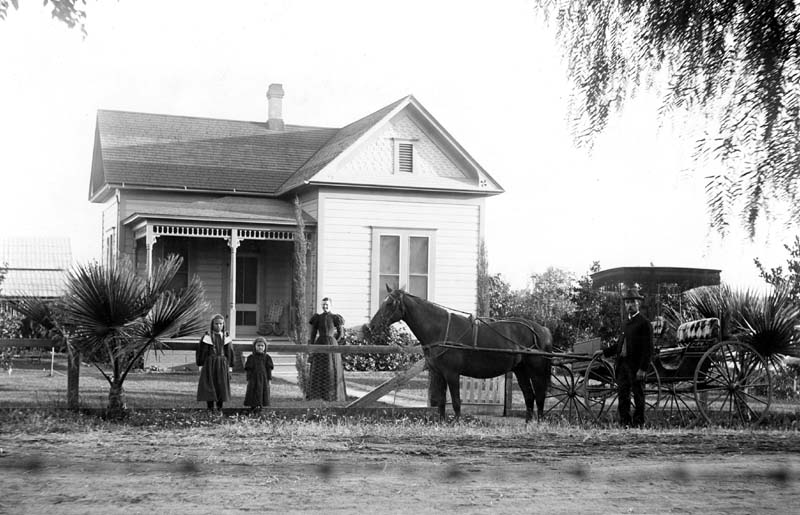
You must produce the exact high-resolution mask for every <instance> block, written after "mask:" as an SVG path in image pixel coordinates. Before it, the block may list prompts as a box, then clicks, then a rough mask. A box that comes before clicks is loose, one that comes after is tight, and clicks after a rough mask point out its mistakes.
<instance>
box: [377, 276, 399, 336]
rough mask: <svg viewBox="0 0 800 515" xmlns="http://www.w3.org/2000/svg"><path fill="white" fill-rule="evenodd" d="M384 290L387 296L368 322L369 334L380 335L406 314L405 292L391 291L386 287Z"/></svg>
mask: <svg viewBox="0 0 800 515" xmlns="http://www.w3.org/2000/svg"><path fill="white" fill-rule="evenodd" d="M386 290H387V291H388V292H389V295H387V296H386V298H385V299H383V302H381V305H380V307H379V308H378V311H376V312H375V316H373V317H372V320H370V321H369V325H368V330H369V333H370V334H380V333H382V332H384V331H386V330H387V329H389V326H390V325H392V324H393V323H395V322H397V321H399V320H402V319H403V317H404V316H405V314H406V307H405V292H404V291H403V290H400V289H398V290H392V289H391V288H390V287H389V286H388V285H387V286H386Z"/></svg>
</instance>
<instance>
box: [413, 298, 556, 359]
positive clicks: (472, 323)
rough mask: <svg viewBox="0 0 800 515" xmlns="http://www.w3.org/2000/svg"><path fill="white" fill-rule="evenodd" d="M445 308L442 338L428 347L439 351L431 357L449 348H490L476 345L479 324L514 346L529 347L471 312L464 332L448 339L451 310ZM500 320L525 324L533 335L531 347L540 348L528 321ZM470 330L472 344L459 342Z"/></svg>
mask: <svg viewBox="0 0 800 515" xmlns="http://www.w3.org/2000/svg"><path fill="white" fill-rule="evenodd" d="M442 307H444V306H442ZM445 309H446V310H447V325H446V326H445V329H444V338H443V339H442V341H441V342H434V343H432V344H431V345H430V346H429V347H439V348H440V349H441V352H439V353H437V354H436V355H435V356H430V357H431V358H437V357H439V356H441V355H442V354H444V353H445V352H447V351H448V350H449V349H458V350H491V349H483V348H481V347H478V331H479V328H480V325H481V324H483V325H484V326H486V327H487V328H489V329H490V330H491V331H493V332H494V333H495V334H496V335H497V336H499V337H501V338H503V339H504V340H507V341H508V342H510V343H512V344H514V345H515V346H517V347H519V348H520V349H524V350H528V349H530V348H531V347H523V346H521V345H519V344H518V343H517V342H516V341H514V340H512V339H511V338H508V337H506V336H505V335H503V334H501V333H500V332H499V331H497V330H496V329H495V328H494V327H492V326H491V325H490V322H487V319H485V318H482V317H474V316H472V314H469V315H468V320H469V328H468V329H466V330H465V331H464V332H462V333H461V335H459V337H458V338H457V339H456V340H455V341H450V340H449V339H448V337H449V336H450V321H451V320H452V317H453V313H452V311H451V310H449V309H447V308H445ZM489 320H490V321H491V319H489ZM502 322H506V323H512V324H520V325H522V326H525V327H526V328H527V329H528V330H529V331H530V332H531V334H532V335H533V346H532V348H535V349H538V350H541V348H540V346H539V335H538V334H536V331H535V330H534V328H533V327H532V326H531V325H530V324H528V323H526V322H524V321H522V320H504V321H502ZM470 330H471V331H472V345H471V346H470V345H466V344H464V343H461V342H460V340H461V338H462V337H463V336H464V335H465V334H466V333H467V331H470Z"/></svg>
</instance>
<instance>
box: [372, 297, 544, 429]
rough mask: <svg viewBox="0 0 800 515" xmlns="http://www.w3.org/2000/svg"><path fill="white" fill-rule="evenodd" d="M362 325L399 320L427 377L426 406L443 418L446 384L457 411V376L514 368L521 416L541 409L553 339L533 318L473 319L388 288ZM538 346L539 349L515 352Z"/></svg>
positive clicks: (376, 326)
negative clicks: (411, 336)
mask: <svg viewBox="0 0 800 515" xmlns="http://www.w3.org/2000/svg"><path fill="white" fill-rule="evenodd" d="M386 289H387V291H388V292H389V295H388V296H387V297H386V299H384V301H383V302H382V303H381V305H380V307H379V308H378V311H377V312H376V313H375V315H374V316H373V317H372V319H371V320H370V322H369V324H368V325H367V326H366V329H368V331H369V332H370V334H377V333H379V332H381V331H385V330H386V329H388V327H389V326H390V325H391V324H393V323H395V322H397V321H399V320H403V321H404V322H405V323H406V325H408V328H409V329H411V332H413V333H414V336H416V338H417V340H419V342H420V344H421V345H422V349H423V354H424V356H425V360H426V361H427V365H428V370H429V373H430V374H432V377H431V392H430V394H431V405H433V406H435V407H437V408H438V409H439V416H440V418H441V419H444V418H445V404H446V397H445V396H446V388H449V389H450V399H451V400H452V402H453V411H454V412H455V418H456V419H458V418H459V417H460V416H461V394H460V391H459V376H462V375H464V376H468V377H475V378H480V379H486V378H490V377H497V376H499V375H503V374H505V373H506V372H509V371H511V372H514V375H515V376H516V378H517V382H518V383H519V387H520V389H521V390H522V395H523V396H524V397H525V407H526V410H525V421H526V422H530V421H531V420H532V419H533V403H534V398H535V401H536V409H537V417H538V419H539V420H540V419H541V418H542V415H543V410H544V399H545V396H546V394H547V388H548V386H549V384H550V374H551V357H550V356H548V355H547V353H550V352H552V349H553V338H552V336H551V335H550V331H549V330H548V329H547V328H546V327H544V326H542V325H539V324H537V323H535V322H531V321H528V320H524V319H520V318H515V319H509V320H483V319H475V320H473V319H472V317H471V316H470V317H469V318H468V317H466V316H463V315H460V314H456V313H452V312H451V311H449V310H447V309H445V308H443V307H442V306H439V305H438V304H435V303H433V302H430V301H427V300H425V299H422V298H420V297H417V296H416V295H412V294H410V293H408V292H405V291H403V290H402V289H395V290H392V289H391V288H390V287H389V286H388V285H387V286H386ZM520 350H522V351H526V350H538V351H541V354H535V353H524V352H515V351H520Z"/></svg>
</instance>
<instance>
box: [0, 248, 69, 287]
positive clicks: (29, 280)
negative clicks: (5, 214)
mask: <svg viewBox="0 0 800 515" xmlns="http://www.w3.org/2000/svg"><path fill="white" fill-rule="evenodd" d="M0 265H2V266H5V267H7V270H8V271H7V272H6V276H5V279H4V280H3V282H2V283H0V295H1V296H3V297H18V296H22V295H29V296H34V297H40V298H48V297H58V296H60V295H62V294H63V293H64V288H65V279H66V274H67V270H68V269H69V268H70V267H71V266H72V249H71V247H70V241H69V238H58V237H54V238H47V237H28V238H23V237H18V238H0Z"/></svg>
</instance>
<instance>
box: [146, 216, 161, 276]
mask: <svg viewBox="0 0 800 515" xmlns="http://www.w3.org/2000/svg"><path fill="white" fill-rule="evenodd" d="M157 239H158V235H157V234H155V233H154V232H153V226H152V225H150V224H147V228H146V229H145V236H144V243H145V247H146V248H147V278H148V279H150V278H151V277H152V276H153V246H154V245H155V244H156V240H157Z"/></svg>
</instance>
